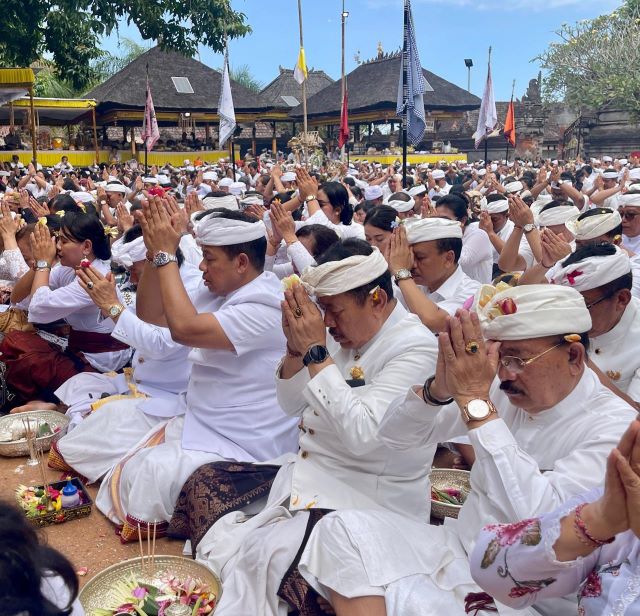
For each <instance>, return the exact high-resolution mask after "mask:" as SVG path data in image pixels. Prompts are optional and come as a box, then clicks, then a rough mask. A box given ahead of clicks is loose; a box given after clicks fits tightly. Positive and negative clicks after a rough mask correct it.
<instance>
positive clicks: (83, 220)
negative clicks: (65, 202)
mask: <svg viewBox="0 0 640 616" xmlns="http://www.w3.org/2000/svg"><path fill="white" fill-rule="evenodd" d="M62 231H63V233H64V234H65V235H66V236H68V237H69V238H71V239H72V240H75V241H76V242H84V241H85V240H91V245H92V248H93V254H94V255H95V256H96V257H97V258H98V259H101V260H102V261H106V260H108V259H110V258H111V244H110V243H109V237H108V236H107V235H106V233H105V231H104V227H103V225H102V223H101V222H100V220H99V219H98V218H97V217H96V216H92V215H91V214H85V213H84V212H80V213H76V212H67V213H65V215H64V218H63V219H62Z"/></svg>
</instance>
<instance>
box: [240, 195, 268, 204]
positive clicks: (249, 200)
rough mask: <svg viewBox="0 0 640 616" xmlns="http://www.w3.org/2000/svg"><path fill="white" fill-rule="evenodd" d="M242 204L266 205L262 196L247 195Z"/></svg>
mask: <svg viewBox="0 0 640 616" xmlns="http://www.w3.org/2000/svg"><path fill="white" fill-rule="evenodd" d="M240 203H241V204H242V205H264V199H263V198H262V196H260V195H246V196H245V197H244V199H242V201H240Z"/></svg>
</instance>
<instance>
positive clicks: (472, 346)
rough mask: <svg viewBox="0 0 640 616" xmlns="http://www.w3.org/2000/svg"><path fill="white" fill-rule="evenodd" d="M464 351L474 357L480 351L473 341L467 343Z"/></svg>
mask: <svg viewBox="0 0 640 616" xmlns="http://www.w3.org/2000/svg"><path fill="white" fill-rule="evenodd" d="M464 350H465V351H466V352H467V353H469V354H470V355H475V354H476V353H477V352H478V351H479V350H480V345H479V344H478V343H477V342H476V341H475V340H471V341H470V342H467V344H466V345H465V347H464Z"/></svg>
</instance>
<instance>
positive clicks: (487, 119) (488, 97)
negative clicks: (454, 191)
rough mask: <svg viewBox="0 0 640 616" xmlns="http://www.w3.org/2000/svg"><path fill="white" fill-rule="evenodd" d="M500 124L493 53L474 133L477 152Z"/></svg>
mask: <svg viewBox="0 0 640 616" xmlns="http://www.w3.org/2000/svg"><path fill="white" fill-rule="evenodd" d="M497 123H498V113H497V111H496V101H495V98H494V97H493V81H492V80H491V52H489V68H488V71H487V83H486V84H485V86H484V94H483V95H482V103H481V104H480V115H479V116H478V126H477V128H476V132H475V133H473V139H474V141H475V147H476V150H477V149H478V147H479V146H480V144H481V143H482V140H483V139H486V138H487V137H488V136H489V135H490V134H491V133H492V132H493V129H494V128H495V125H496V124H497Z"/></svg>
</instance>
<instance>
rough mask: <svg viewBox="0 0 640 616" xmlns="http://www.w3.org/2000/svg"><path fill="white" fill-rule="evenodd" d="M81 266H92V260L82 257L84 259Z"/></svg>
mask: <svg viewBox="0 0 640 616" xmlns="http://www.w3.org/2000/svg"><path fill="white" fill-rule="evenodd" d="M80 267H91V261H89V259H82V261H80Z"/></svg>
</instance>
